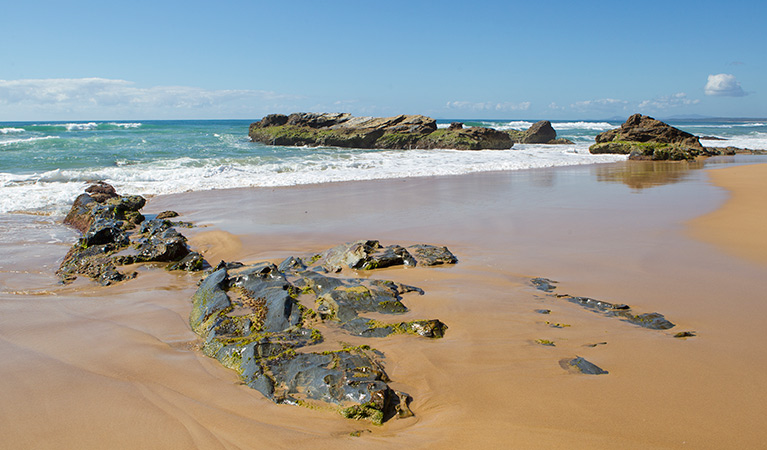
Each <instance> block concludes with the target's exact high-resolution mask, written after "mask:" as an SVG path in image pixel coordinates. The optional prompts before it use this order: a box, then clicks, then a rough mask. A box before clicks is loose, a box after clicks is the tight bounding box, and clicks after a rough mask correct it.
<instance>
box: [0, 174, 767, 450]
mask: <svg viewBox="0 0 767 450" xmlns="http://www.w3.org/2000/svg"><path fill="white" fill-rule="evenodd" d="M735 162H740V160H736V161H735ZM697 169H698V167H697V166H695V165H690V164H688V165H683V164H662V163H648V164H641V165H639V164H628V163H618V164H610V165H598V166H589V167H574V168H558V169H541V170H529V171H519V172H508V173H489V174H488V173H486V174H477V175H466V176H459V177H435V178H422V179H406V180H388V181H372V182H353V183H341V184H329V185H317V186H311V187H295V188H279V189H241V190H227V191H210V192H198V193H189V194H181V195H173V196H163V197H157V198H153V199H151V200H150V202H149V204H148V205H147V207H146V208H145V210H146V212H148V213H152V212H159V211H162V210H165V209H174V210H176V211H178V212H180V213H182V214H183V217H182V219H183V220H188V221H192V222H195V223H196V224H198V225H199V226H198V227H197V228H193V229H190V230H183V232H184V233H185V234H186V235H187V236H189V237H190V243H191V245H192V246H193V247H197V248H199V249H201V250H203V251H205V252H206V257H207V258H208V259H210V260H211V263H213V264H215V263H217V262H218V260H220V259H225V260H240V261H243V262H252V261H258V260H263V259H268V260H271V261H279V260H281V259H282V258H284V257H286V256H289V255H307V254H311V253H314V252H317V251H320V250H323V249H325V248H328V247H330V246H333V245H335V244H338V243H341V242H347V241H351V240H356V239H378V240H380V241H381V242H382V243H383V244H384V245H388V244H402V245H408V244H414V243H431V244H441V245H447V246H448V247H449V248H450V249H451V250H452V251H453V252H454V253H455V254H456V255H457V256H458V258H459V263H458V264H457V265H455V266H453V267H441V268H410V269H404V268H400V269H384V270H381V271H376V272H372V273H370V274H369V276H373V277H378V278H387V279H392V280H395V281H398V282H403V283H407V284H412V285H416V286H418V287H421V288H423V289H424V290H425V291H426V294H425V295H423V296H418V295H414V294H406V295H405V296H404V299H403V302H404V303H405V304H406V306H408V307H409V308H410V311H409V312H408V313H406V315H405V316H404V317H402V318H401V319H402V320H410V319H415V318H439V319H440V320H442V321H443V322H445V323H446V324H448V326H449V327H450V328H449V329H448V331H447V335H446V337H445V338H443V339H441V340H426V339H419V338H417V337H414V336H402V335H400V336H391V337H388V338H384V339H376V340H369V339H362V338H355V337H351V336H345V335H341V334H337V335H330V336H329V337H328V340H330V339H338V340H341V339H344V340H345V341H346V342H349V343H352V344H357V343H368V344H370V345H372V346H374V347H375V348H377V349H379V350H381V351H382V352H383V353H385V355H386V359H385V365H386V370H387V373H388V374H389V376H390V377H391V379H392V380H393V383H392V386H393V387H394V388H395V389H398V390H402V391H406V392H408V393H410V394H411V395H412V396H413V398H414V401H413V403H412V404H411V407H412V409H413V411H414V412H415V414H416V416H415V417H413V418H410V419H403V420H393V421H390V422H388V423H387V424H385V425H384V426H382V427H374V426H372V425H370V424H367V423H365V422H354V421H349V420H346V419H343V418H342V417H340V416H339V415H337V414H336V413H333V412H330V411H313V410H309V409H307V408H300V407H291V406H280V405H274V404H272V403H271V402H269V401H268V400H266V399H265V398H263V397H262V396H261V395H260V394H259V393H258V392H256V391H254V390H252V389H249V388H247V387H245V386H242V385H240V384H239V381H238V379H237V376H236V374H235V373H234V372H233V371H230V370H228V369H225V368H224V367H222V366H221V365H219V364H218V362H216V361H215V360H212V359H209V358H207V357H205V356H203V355H202V354H201V353H200V352H199V351H197V350H196V346H197V340H196V336H195V335H194V334H193V333H192V332H191V330H190V329H189V326H188V322H187V319H188V314H189V309H190V302H189V298H190V296H191V294H192V293H193V292H194V290H195V288H196V286H195V283H196V279H197V278H196V277H195V276H193V275H186V274H176V273H167V272H165V271H162V270H156V269H155V268H152V267H149V266H147V267H139V268H138V270H139V277H138V278H137V279H135V280H133V281H129V282H127V283H122V284H120V285H117V286H113V287H108V288H102V287H98V286H96V285H94V284H92V283H90V282H88V281H86V280H78V282H77V283H75V285H73V286H71V287H60V286H58V285H56V284H55V278H54V277H53V275H52V271H53V268H55V266H56V265H57V261H59V260H60V259H61V258H62V257H63V255H64V253H65V252H66V250H67V245H65V244H68V242H69V241H67V239H69V240H70V241H74V238H75V236H74V234H70V235H68V237H67V234H66V233H67V232H66V231H61V233H64V236H65V238H64V239H63V240H64V241H65V242H64V243H56V242H51V243H46V242H37V241H34V242H32V241H31V240H30V241H28V242H15V243H14V242H5V241H3V243H2V245H3V251H4V254H8V255H12V258H13V263H12V264H11V263H9V262H8V261H5V262H0V274H1V275H2V277H3V279H4V281H3V285H2V289H0V358H2V361H3V364H2V366H1V367H2V368H0V397H1V398H3V402H0V420H2V423H3V426H2V428H1V429H0V437H2V439H3V442H5V443H6V444H7V445H8V446H9V447H13V448H25V447H36V448H62V447H79V448H104V447H109V448H119V447H131V448H136V447H141V448H190V447H194V446H196V447H200V448H264V447H276V448H284V447H293V446H300V447H302V448H306V447H313V448H331V447H334V448H335V447H356V446H359V445H365V446H369V447H374V448H378V447H380V448H384V447H386V448H389V447H392V446H409V447H416V448H418V447H443V448H444V447H448V448H458V447H469V446H470V447H473V448H481V447H484V448H494V447H495V448H497V447H507V448H551V447H564V446H567V447H568V448H593V447H594V446H597V447H620V448H677V447H691V448H729V447H751V448H753V447H758V446H760V445H763V444H764V442H765V440H766V439H767V431H765V430H764V428H763V427H762V426H761V422H762V420H761V417H762V416H763V414H764V413H765V412H766V411H765V407H764V405H765V400H767V394H765V393H766V392H767V375H765V373H767V349H765V346H764V345H763V344H764V342H765V341H764V338H765V333H764V331H763V325H762V322H763V320H764V318H765V317H767V304H765V302H764V301H763V300H762V299H763V298H764V292H765V291H766V290H767V277H765V275H767V268H765V266H764V265H760V264H757V263H751V262H750V261H749V260H746V259H741V258H739V257H737V256H731V255H730V254H728V253H726V252H722V251H720V250H719V247H717V246H714V245H710V244H708V243H706V242H700V241H697V240H692V239H690V238H689V237H688V234H687V228H686V226H685V223H686V222H687V221H689V220H691V219H693V218H696V217H699V216H702V215H704V214H707V213H711V212H712V211H714V210H716V209H717V208H719V207H720V206H722V205H723V204H724V203H725V201H726V200H727V199H728V194H727V193H726V191H724V190H722V189H721V188H718V187H715V186H713V185H712V184H710V182H709V178H708V175H707V172H705V171H702V170H697ZM762 187H764V186H762ZM52 227H53V226H52ZM23 247H24V248H23ZM25 248H26V249H31V251H30V252H27V251H26V250H25ZM42 266H46V268H45V269H40V267H42ZM35 268H37V269H35ZM365 275H368V274H365ZM534 276H543V277H548V278H551V279H554V280H557V281H558V282H559V283H558V288H557V292H561V293H567V294H572V295H582V296H589V297H593V298H597V299H600V300H604V301H609V302H614V303H626V304H629V305H631V306H632V307H633V308H634V309H635V310H636V311H638V312H653V311H658V312H660V313H663V314H664V315H665V316H666V317H667V318H668V319H669V320H671V321H672V322H674V323H676V324H677V326H676V327H675V328H673V329H672V330H668V331H656V330H648V329H644V328H640V327H637V326H634V325H631V324H628V323H626V322H622V321H619V320H617V319H614V318H607V317H604V316H601V315H598V314H595V313H592V312H589V311H586V310H584V309H582V308H580V307H578V306H576V305H573V304H571V303H567V302H564V301H562V300H561V299H557V298H555V297H553V296H548V295H546V294H544V293H542V292H540V291H536V290H535V289H533V288H532V287H531V286H530V284H529V280H530V277H534ZM541 308H546V309H550V310H551V314H550V315H548V316H542V315H541V314H538V313H536V312H535V310H536V309H541ZM397 320H400V318H399V317H398V318H397ZM546 321H551V322H557V323H562V324H566V325H569V326H567V327H564V328H552V327H550V326H549V325H547V324H546V323H545V322H546ZM682 330H689V331H695V332H696V334H697V336H695V337H692V338H687V339H677V338H674V337H672V335H673V334H674V333H675V332H677V331H682ZM537 339H548V340H552V341H554V343H555V346H554V347H546V346H541V345H539V344H536V343H535V341H536V340H537ZM602 342H606V344H601V345H597V346H594V347H590V346H588V345H590V344H597V343H602ZM575 355H580V356H583V357H585V358H587V359H589V360H590V361H592V362H594V363H596V364H598V365H599V366H600V367H602V368H604V369H605V370H608V371H609V374H608V375H600V376H586V375H574V374H571V373H568V372H567V371H564V370H563V369H562V368H561V367H560V366H559V363H558V362H559V360H560V359H562V358H568V357H574V356H575ZM359 430H362V433H361V436H360V437H352V436H350V433H351V432H353V431H359Z"/></svg>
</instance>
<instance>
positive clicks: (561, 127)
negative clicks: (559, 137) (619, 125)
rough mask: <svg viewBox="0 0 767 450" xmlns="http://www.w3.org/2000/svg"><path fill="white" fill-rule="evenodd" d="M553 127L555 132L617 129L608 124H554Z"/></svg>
mask: <svg viewBox="0 0 767 450" xmlns="http://www.w3.org/2000/svg"><path fill="white" fill-rule="evenodd" d="M551 126H552V127H553V128H554V129H555V130H589V131H606V130H611V129H613V128H616V126H615V125H611V124H609V123H607V122H553V123H552V124H551Z"/></svg>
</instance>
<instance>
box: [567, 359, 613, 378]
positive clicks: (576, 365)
mask: <svg viewBox="0 0 767 450" xmlns="http://www.w3.org/2000/svg"><path fill="white" fill-rule="evenodd" d="M559 364H560V365H561V366H562V367H563V368H564V369H565V370H572V371H577V372H580V373H583V374H586V375H606V374H608V373H609V372H608V371H606V370H603V369H602V368H600V367H599V366H597V365H595V364H594V363H592V362H590V361H587V360H586V359H584V358H582V357H580V356H576V357H575V358H573V359H563V360H561V361H560V362H559Z"/></svg>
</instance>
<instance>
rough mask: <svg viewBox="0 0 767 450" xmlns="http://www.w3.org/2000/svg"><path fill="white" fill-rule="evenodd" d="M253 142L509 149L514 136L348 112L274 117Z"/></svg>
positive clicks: (253, 132) (253, 128)
mask: <svg viewBox="0 0 767 450" xmlns="http://www.w3.org/2000/svg"><path fill="white" fill-rule="evenodd" d="M248 135H249V136H250V139H251V141H253V142H261V143H263V144H267V145H286V146H311V147H318V146H330V147H352V148H384V149H433V148H444V149H455V150H484V149H493V150H507V149H510V148H511V147H512V146H513V145H514V144H513V142H512V141H511V138H510V137H509V135H508V133H505V132H502V131H498V130H494V129H492V128H484V127H470V128H463V127H462V126H461V127H454V128H451V129H439V130H438V129H437V122H436V121H435V120H434V119H432V118H430V117H426V116H421V115H399V116H393V117H354V116H352V115H351V114H348V113H293V114H290V115H289V116H285V115H282V114H270V115H268V116H266V117H264V118H263V119H261V120H260V121H258V122H254V123H253V124H251V125H250V128H249V131H248Z"/></svg>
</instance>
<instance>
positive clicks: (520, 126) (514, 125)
mask: <svg viewBox="0 0 767 450" xmlns="http://www.w3.org/2000/svg"><path fill="white" fill-rule="evenodd" d="M484 123H485V124H486V125H485V126H488V127H492V128H495V129H496V130H501V131H505V130H527V129H528V128H530V127H531V126H532V125H533V123H532V122H526V121H524V120H514V121H511V122H507V123H503V122H484Z"/></svg>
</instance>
